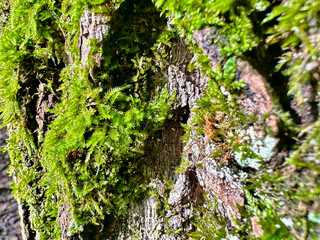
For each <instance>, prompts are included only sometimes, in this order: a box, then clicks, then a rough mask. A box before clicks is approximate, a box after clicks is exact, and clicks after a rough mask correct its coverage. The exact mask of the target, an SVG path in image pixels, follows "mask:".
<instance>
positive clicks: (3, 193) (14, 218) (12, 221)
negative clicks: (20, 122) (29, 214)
mask: <svg viewBox="0 0 320 240" xmlns="http://www.w3.org/2000/svg"><path fill="white" fill-rule="evenodd" d="M6 139H7V134H6V131H5V129H1V130H0V146H4V145H5V142H6ZM9 163H10V161H9V156H8V154H6V153H1V155H0V239H3V240H18V239H22V238H21V231H20V228H19V223H20V221H19V214H18V204H17V202H16V200H15V199H14V198H13V196H12V195H11V191H10V182H11V178H10V177H9V176H8V175H7V173H6V171H7V169H8V165H9Z"/></svg>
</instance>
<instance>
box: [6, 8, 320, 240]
mask: <svg viewBox="0 0 320 240" xmlns="http://www.w3.org/2000/svg"><path fill="white" fill-rule="evenodd" d="M108 21H109V19H107V18H106V17H104V16H102V15H99V14H95V13H91V12H90V11H89V10H88V9H86V10H85V11H84V14H83V16H82V18H81V21H80V29H81V33H80V38H79V48H80V51H81V61H82V63H83V64H85V63H86V62H87V58H88V56H89V52H90V46H87V45H86V43H88V41H89V39H94V38H96V39H98V42H99V44H102V43H103V40H104V35H105V34H106V33H107V32H108V30H109V29H110V26H109V25H108V23H107V22H108ZM214 37H215V36H213V35H212V34H211V31H210V29H204V30H201V31H200V30H197V31H195V32H194V39H195V40H196V42H197V44H198V46H199V47H200V48H202V50H203V53H204V54H205V55H207V56H209V57H210V60H211V63H210V64H211V65H212V66H217V64H218V62H219V61H220V60H221V59H222V57H221V56H220V54H219V52H218V49H217V47H216V46H215V45H214V44H211V41H212V39H213V38H214ZM266 57H268V56H266ZM271 57H272V56H271ZM192 58H193V54H192V53H191V52H190V51H189V50H188V48H187V45H186V44H185V43H184V41H183V39H180V38H178V39H176V41H175V42H174V43H173V46H172V49H171V51H170V55H169V63H168V66H166V67H165V68H164V69H163V70H162V72H161V74H162V76H163V77H164V78H165V83H166V84H167V86H168V89H169V93H170V94H171V95H172V94H174V95H175V101H174V103H173V104H172V109H171V113H172V115H173V117H172V118H171V119H169V120H168V121H167V122H166V124H165V128H164V130H163V131H161V132H158V133H157V134H158V135H157V136H156V137H154V138H152V139H151V138H150V139H149V140H148V142H147V144H146V147H145V155H144V156H143V158H141V159H139V164H140V167H141V168H142V169H145V170H146V172H147V173H149V174H150V176H149V186H150V188H151V189H152V191H153V192H154V193H153V194H151V195H149V196H146V197H144V198H143V199H140V200H139V201H138V202H135V203H133V204H132V206H130V208H129V210H128V213H127V216H125V217H124V218H123V219H114V218H113V217H112V216H106V220H105V222H104V226H103V229H101V228H100V227H95V226H90V227H89V228H87V229H86V230H85V231H84V232H83V233H81V234H80V235H79V236H73V237H72V239H146V240H147V239H148V240H156V239H163V240H165V239H168V240H174V239H177V240H178V239H187V238H188V235H187V234H188V233H191V232H192V231H194V230H195V227H194V226H193V225H192V223H193V222H194V209H195V208H196V207H197V206H201V204H203V202H202V201H203V199H202V196H203V195H204V193H205V192H207V193H208V195H210V196H214V197H215V198H217V201H216V205H217V213H218V215H219V217H220V218H223V219H225V220H226V222H227V226H228V227H229V228H232V227H235V226H236V223H235V220H239V219H240V212H239V208H238V207H239V206H241V207H243V206H244V205H245V204H246V201H245V195H244V191H243V182H242V181H241V174H243V173H246V174H250V173H251V172H254V171H255V170H256V169H258V168H259V166H260V164H259V163H258V162H257V161H256V159H250V160H249V167H246V168H244V167H243V166H241V159H240V158H241V156H238V155H237V154H234V156H230V157H226V159H219V158H214V157H212V152H213V151H214V149H216V148H219V147H220V148H221V145H219V144H216V143H215V142H214V141H211V139H210V136H209V135H210V134H207V133H206V134H204V135H203V136H202V138H201V139H198V140H197V141H196V140H194V139H195V138H193V137H195V136H196V135H197V133H196V132H191V136H193V137H191V138H190V139H189V140H188V141H187V142H185V143H183V142H182V140H181V137H182V136H183V135H184V134H185V132H184V128H183V127H182V126H181V123H183V124H185V123H190V121H191V120H192V118H193V117H194V112H193V109H194V108H197V104H196V101H197V100H198V99H199V98H200V97H201V96H202V95H203V93H204V89H205V87H206V86H207V84H208V80H207V78H206V77H205V76H203V75H202V73H201V71H200V70H197V69H196V70H190V71H189V70H188V69H187V66H188V64H189V63H190V61H191V60H192ZM93 59H94V61H95V62H96V64H97V65H98V67H100V62H101V60H102V55H101V54H100V53H99V54H96V55H95V56H94V57H93ZM237 65H238V68H237V77H236V78H237V79H236V80H239V79H242V80H243V81H244V82H245V83H246V87H245V89H244V91H243V92H242V94H241V95H240V96H239V97H238V99H237V103H238V104H239V105H241V107H242V108H243V111H244V112H246V113H247V114H248V115H249V114H251V115H255V116H256V117H257V121H256V122H255V123H254V124H252V126H249V127H247V128H244V129H239V130H242V131H243V136H245V135H248V136H250V139H251V144H252V147H253V150H254V151H255V152H256V153H257V154H259V155H261V156H262V157H263V159H264V161H265V162H269V165H270V166H271V168H272V169H277V168H280V167H279V165H280V164H282V163H283V162H284V159H285V157H288V156H289V155H290V152H289V151H288V150H286V149H284V148H282V146H283V142H282V141H285V140H286V138H285V137H284V136H285V133H284V132H283V130H282V129H281V124H282V123H281V121H280V119H279V117H278V116H277V115H276V111H275V108H276V106H275V103H274V102H275V101H274V98H279V99H280V104H282V105H284V103H285V102H284V100H283V99H286V98H287V96H279V94H283V91H282V90H281V89H279V87H276V86H275V85H276V83H275V82H272V81H271V83H270V81H267V80H268V79H267V78H269V77H270V76H266V75H265V74H264V73H265V69H263V68H262V67H259V66H258V63H256V64H254V63H253V59H252V58H251V57H248V58H247V59H238V60H237ZM308 67H309V68H312V67H313V66H311V65H310V66H308ZM95 71H97V69H92V71H91V73H90V74H91V77H92V79H94V76H95ZM282 77H283V76H282ZM270 78H273V81H275V80H274V79H275V78H276V76H271V77H270ZM269 80H270V79H269ZM280 90H281V91H280ZM38 92H39V95H38V100H37V102H36V116H37V117H36V119H37V124H38V127H37V129H38V130H40V131H43V129H44V128H45V127H46V126H47V125H48V122H50V120H51V119H50V118H49V116H48V111H47V110H46V109H47V108H52V107H53V106H54V103H55V101H56V100H55V99H53V96H52V95H50V94H45V93H44V89H43V86H42V85H41V84H40V85H39V87H38ZM303 94H304V96H305V99H306V100H305V102H304V106H302V107H301V106H300V107H299V106H298V104H297V103H296V102H295V101H294V100H291V101H289V102H287V103H285V104H286V105H285V106H284V108H287V109H286V110H288V111H291V114H292V116H293V115H294V114H296V117H297V119H298V120H299V121H301V123H302V125H305V124H309V123H311V122H314V121H315V120H316V119H317V118H318V112H319V109H317V105H318V101H319V99H317V93H316V88H315V86H312V85H307V86H305V88H304V89H303ZM226 96H228V93H227V92H226ZM266 115H268V117H266ZM203 117H204V118H205V116H203ZM221 121H223V116H222V120H221ZM213 124H215V123H214V122H213V121H212V120H211V119H210V118H207V119H206V126H204V128H206V129H207V131H210V126H212V125H213ZM206 129H205V132H206ZM183 158H184V159H187V160H188V161H189V163H191V165H190V166H188V168H187V169H186V171H185V172H184V173H176V168H177V167H178V166H179V165H180V163H181V161H182V159H183ZM221 162H222V163H224V164H221ZM1 164H2V163H1ZM6 164H7V162H5V163H4V165H3V164H2V165H0V166H1V169H0V170H1V171H4V170H5V168H6V166H7V165H6ZM290 167H291V169H290ZM281 171H283V173H284V174H288V172H289V173H290V172H291V173H292V172H294V171H295V169H292V166H288V167H286V168H285V167H281ZM299 174H300V175H301V176H302V177H303V178H306V177H307V175H308V174H311V175H312V171H311V172H310V171H301V172H300V173H299ZM2 182H3V183H2ZM8 182H9V180H7V178H6V177H2V175H1V184H2V185H0V193H1V195H0V209H5V208H8V209H7V210H6V211H10V214H11V212H12V211H13V210H11V209H16V208H17V206H16V203H15V202H14V201H13V199H12V198H11V197H8V195H7V193H8V192H9V190H8ZM288 184H290V182H288ZM5 194H6V195H5ZM3 196H5V198H6V200H2V198H3ZM2 202H6V203H3V204H2V205H1V203H2ZM298 204H299V206H300V209H298V210H301V211H303V210H305V211H307V210H306V209H307V208H306V207H305V206H304V205H303V203H302V202H301V203H298ZM66 208H67V207H66V206H62V207H61V208H60V209H59V226H60V228H61V230H62V236H61V238H62V239H70V238H71V237H70V236H68V234H67V231H68V228H69V225H70V223H69V222H68V220H69V215H68V211H67V210H66ZM285 208H286V207H285V206H283V207H282V209H281V210H283V211H284V212H286V211H287V212H288V211H289V210H288V209H285ZM313 209H314V210H315V211H319V204H318V203H314V205H313ZM2 213H3V212H2V211H1V214H0V217H2V216H3V215H4V214H2ZM10 214H9V215H8V216H9V217H10V219H9V220H7V219H5V220H3V221H6V222H8V223H9V224H10V225H14V226H16V225H17V223H18V219H17V215H14V214H12V215H10ZM20 214H21V216H22V221H21V227H22V231H23V234H22V236H23V239H34V238H37V237H35V236H34V233H33V231H32V230H30V229H29V228H30V227H29V226H28V212H27V209H24V207H23V206H20ZM305 214H306V213H304V215H305ZM302 215H303V214H302ZM250 221H251V225H252V231H253V234H254V235H255V236H256V237H260V236H262V235H263V230H262V228H261V226H260V224H259V218H258V217H256V216H254V217H251V219H250ZM8 231H9V230H8V228H7V226H4V227H2V225H0V238H1V237H2V235H3V234H7V236H9V232H8ZM17 234H18V231H17V232H12V230H10V236H11V235H12V236H16V238H17V239H19V237H18V235H17ZM4 236H6V235H4ZM8 239H14V238H8Z"/></svg>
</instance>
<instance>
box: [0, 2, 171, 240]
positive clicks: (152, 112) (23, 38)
mask: <svg viewBox="0 0 320 240" xmlns="http://www.w3.org/2000/svg"><path fill="white" fill-rule="evenodd" d="M122 2H123V1H112V2H109V1H81V0H79V1H68V0H66V1H61V2H56V1H41V0H34V1H27V2H26V1H20V0H16V1H11V2H10V7H11V12H10V20H9V23H8V24H7V25H6V27H5V29H4V31H3V32H5V34H4V33H3V34H2V35H1V37H0V53H1V54H0V55H1V57H0V58H1V59H0V68H1V72H2V74H1V80H0V88H1V93H2V94H1V111H2V118H3V119H4V120H3V121H4V123H3V125H9V130H10V132H11V133H10V138H9V139H8V145H7V147H6V150H7V151H8V152H9V154H10V158H11V161H12V164H11V168H10V173H11V175H13V176H15V177H16V181H15V182H14V184H13V192H14V194H15V196H16V197H17V198H19V199H20V200H21V201H22V203H23V204H24V205H25V206H26V207H27V208H28V209H29V211H30V216H31V217H30V222H31V227H32V229H33V230H35V231H37V233H38V234H39V235H40V237H41V239H53V238H56V239H58V238H60V237H61V234H65V233H62V232H61V231H68V233H67V234H69V235H70V234H73V233H76V232H81V231H83V230H84V228H85V226H86V225H87V224H89V223H90V224H99V223H101V221H102V220H103V219H104V217H105V216H106V215H108V214H112V215H113V216H119V215H121V214H122V213H124V212H125V210H126V208H127V206H128V205H129V203H130V202H132V201H134V200H135V199H136V198H138V197H139V196H141V193H142V192H143V191H144V189H145V186H144V185H143V175H144V173H143V172H141V170H139V168H138V165H137V159H138V158H139V157H141V156H142V154H143V150H144V142H145V140H146V139H147V138H148V136H149V135H150V134H152V132H153V131H157V130H159V129H161V128H162V126H163V123H164V121H165V120H166V118H167V117H168V108H169V106H170V100H169V98H168V93H167V90H166V87H165V86H163V87H162V90H160V91H158V92H154V91H153V84H152V82H151V79H152V78H153V76H154V72H156V71H157V69H156V67H153V66H152V65H153V62H151V60H150V59H151V58H152V57H153V54H154V53H153V51H152V50H151V48H152V47H153V45H154V44H155V42H156V39H157V36H158V35H159V34H160V33H161V31H162V30H163V29H164V21H163V19H162V20H161V18H159V17H158V15H159V14H157V12H156V10H155V8H154V7H153V5H152V4H151V3H150V2H149V1H141V2H140V1H126V2H123V3H122ZM121 3H122V5H121ZM85 8H90V9H91V11H95V12H101V11H102V10H101V9H104V8H107V9H109V12H106V11H102V12H103V14H110V19H113V18H112V17H114V16H122V17H124V19H121V21H120V23H118V22H117V21H116V20H114V19H113V20H111V22H110V23H107V24H110V25H111V28H110V31H109V33H108V34H107V36H105V42H104V47H102V49H101V46H99V45H97V43H96V41H95V40H92V41H91V45H92V52H91V54H90V56H91V57H92V55H93V54H94V52H96V51H101V52H103V63H104V65H103V66H102V68H101V69H99V71H100V72H99V73H98V75H97V76H96V78H95V79H93V78H92V75H90V73H89V72H90V69H91V67H92V66H93V65H94V63H93V61H92V59H90V58H89V59H88V62H87V64H86V65H85V64H84V63H81V62H80V60H79V58H80V52H79V50H78V48H77V46H76V44H77V41H78V37H79V33H80V29H79V25H80V22H79V21H80V17H81V15H82V13H83V11H84V9H85ZM117 9H118V10H117ZM113 14H114V15H113ZM117 14H118V15H117ZM136 16H140V17H141V16H150V17H152V16H157V17H158V18H159V19H160V20H161V21H162V24H159V22H157V23H156V22H153V23H151V22H148V23H146V22H145V24H144V25H143V24H142V22H141V21H139V20H141V19H142V20H144V18H141V19H138V18H137V17H136ZM118 20H119V19H118ZM131 20H133V21H132V22H130V24H131V25H129V26H128V25H126V21H131ZM155 20H156V18H155V19H154V21H155ZM119 24H120V25H119ZM121 24H123V26H124V25H126V28H124V29H122V30H121V26H122V25H121ZM150 28H151V30H150ZM149 30H150V31H153V33H152V37H151V38H149V37H147V36H146V35H147V33H148V32H149ZM121 31H122V32H121ZM109 44H115V46H113V48H112V49H110V48H109V47H108V46H109ZM118 59H120V62H119V63H115V62H114V61H116V60H118ZM137 72H138V73H139V75H138V76H137V77H136V78H135V79H133V77H134V76H136V74H137ZM162 85H164V84H162ZM45 101H46V103H47V105H43V104H44V102H45ZM41 114H43V115H41ZM41 116H42V117H41ZM62 208H63V209H64V211H67V212H68V214H67V215H68V216H69V219H68V221H69V223H70V226H69V228H68V229H61V226H59V216H60V215H61V209H62Z"/></svg>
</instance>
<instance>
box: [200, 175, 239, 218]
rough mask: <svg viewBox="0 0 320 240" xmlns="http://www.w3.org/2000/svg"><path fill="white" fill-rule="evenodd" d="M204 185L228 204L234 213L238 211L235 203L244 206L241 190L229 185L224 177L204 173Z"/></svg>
mask: <svg viewBox="0 0 320 240" xmlns="http://www.w3.org/2000/svg"><path fill="white" fill-rule="evenodd" d="M205 186H206V188H207V189H208V190H210V191H212V192H213V193H214V195H216V196H217V197H218V198H219V199H220V200H221V201H223V202H224V203H225V204H226V205H228V206H230V207H231V208H232V210H233V211H234V212H235V213H239V210H238V207H237V204H239V205H240V206H244V194H243V191H242V190H240V189H237V188H234V187H232V186H230V184H229V183H228V182H227V181H226V180H225V179H221V178H219V177H214V176H212V175H206V176H205Z"/></svg>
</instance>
